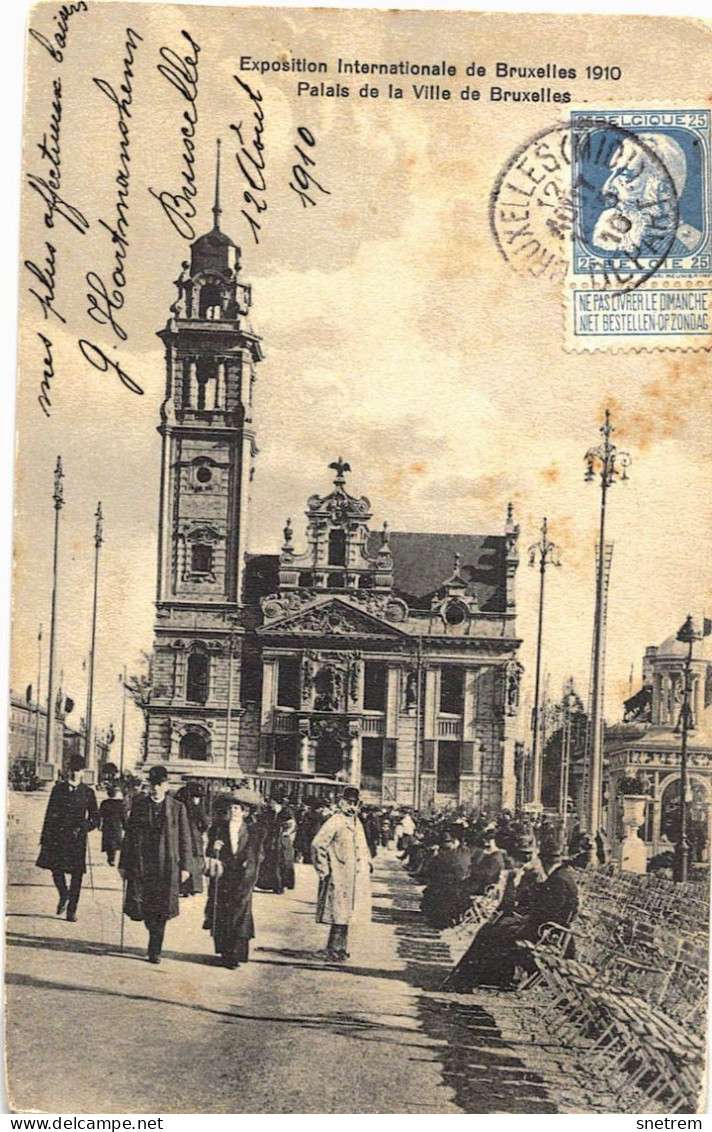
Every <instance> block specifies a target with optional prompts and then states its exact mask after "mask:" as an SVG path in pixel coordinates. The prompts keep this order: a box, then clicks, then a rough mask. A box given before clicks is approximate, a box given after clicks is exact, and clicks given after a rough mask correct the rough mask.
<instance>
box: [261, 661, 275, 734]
mask: <svg viewBox="0 0 712 1132" xmlns="http://www.w3.org/2000/svg"><path fill="white" fill-rule="evenodd" d="M278 664H279V661H278V660H264V661H263V663H262V713H261V716H260V731H261V732H262V734H263V735H264V734H265V733H266V732H269V733H270V734H271V732H272V722H273V713H274V706H275V698H276V695H277V665H278Z"/></svg>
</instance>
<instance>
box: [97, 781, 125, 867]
mask: <svg viewBox="0 0 712 1132" xmlns="http://www.w3.org/2000/svg"><path fill="white" fill-rule="evenodd" d="M106 793H107V797H106V798H105V799H104V801H103V802H102V803H101V805H100V806H99V818H100V819H101V851H102V853H106V860H107V862H108V864H110V865H114V864H116V854H117V853H118V851H119V849H120V848H121V845H122V842H123V840H124V828H125V826H126V808H125V806H124V803H123V801H122V799H121V798H117V797H116V787H115V786H107V788H106Z"/></svg>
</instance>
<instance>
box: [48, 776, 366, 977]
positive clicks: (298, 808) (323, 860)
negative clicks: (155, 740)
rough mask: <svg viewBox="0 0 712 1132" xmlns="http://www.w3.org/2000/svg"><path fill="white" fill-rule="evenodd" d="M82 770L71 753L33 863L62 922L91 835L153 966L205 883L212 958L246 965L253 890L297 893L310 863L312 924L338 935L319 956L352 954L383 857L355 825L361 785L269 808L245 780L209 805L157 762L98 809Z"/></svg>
mask: <svg viewBox="0 0 712 1132" xmlns="http://www.w3.org/2000/svg"><path fill="white" fill-rule="evenodd" d="M84 770H85V764H84V760H83V759H82V758H81V757H80V756H74V757H73V758H72V759H71V760H70V763H69V766H68V768H67V773H66V776H65V777H63V778H62V779H60V780H59V781H58V782H57V783H56V784H55V786H54V787H53V789H52V792H51V794H50V798H49V802H48V805H47V810H46V813H45V819H44V824H43V827H42V832H41V835H40V853H39V857H38V858H37V865H38V867H39V868H43V869H48V870H49V871H50V872H51V874H52V879H53V881H54V885H55V888H56V889H57V894H58V897H59V899H58V903H57V909H56V912H57V915H58V916H61V915H65V914H66V918H67V920H69V921H70V922H76V920H77V909H78V906H79V900H80V895H81V889H82V883H83V879H84V876H85V874H86V871H87V864H88V863H90V860H91V859H90V856H89V843H88V835H89V834H90V833H91V832H92V831H93V830H96V829H100V830H101V838H102V840H101V848H102V852H103V853H105V854H106V860H107V864H108V865H109V866H114V867H115V866H118V869H119V871H120V873H121V877H122V884H123V902H122V911H123V913H124V914H125V915H126V916H128V918H129V919H131V920H136V921H141V922H143V923H144V925H145V927H146V929H147V931H148V952H147V957H148V960H149V962H150V963H154V964H157V963H160V961H161V952H162V949H163V942H164V937H165V931H166V925H167V923H168V921H169V920H171V919H173V918H174V917H176V916H177V915H179V913H180V901H181V898H190V897H195V896H199V895H200V894H202V893H203V892H204V891H205V882H206V881H207V899H206V905H205V914H204V920H203V927H204V928H205V930H206V931H208V932H209V933H210V935H211V937H212V940H213V945H214V948H215V952H216V954H217V955H218V956H220V960H221V962H222V963H223V964H224V965H225V966H226V967H228V968H231V969H234V968H235V967H237V966H239V964H240V963H244V962H246V961H247V959H248V956H249V941H250V939H252V938H253V937H254V934H255V926H254V919H253V914H252V897H253V892H254V890H255V889H259V890H261V891H265V892H272V893H275V894H280V893H283V892H284V891H285V890H287V889H293V888H294V886H295V859H296V860H299V861H303V862H311V863H312V864H313V865H314V868H315V869H316V872H317V875H318V878H319V892H318V897H317V901H316V919H317V922H319V923H324V924H328V925H329V926H330V934H329V939H328V942H327V945H326V947H325V948H324V949H323V951H321V952H319V953H318V954H319V955H321V956H322V957H324V958H327V959H330V960H333V961H336V962H343V961H344V960H346V959H347V958H348V957H349V953H348V950H347V940H348V930H349V924H350V923H351V922H352V921H353V920H354V919H357V918H359V917H360V918H365V917H366V916H369V917H370V883H369V875H370V871H371V857H372V855H373V854H375V852H376V846H375V843H373V842H372V841H371V842H369V841H368V840H367V835H366V832H365V829H364V824H363V823H362V821H361V820H360V819H359V817H358V809H359V805H360V798H359V792H358V790H356V789H355V788H354V787H345V788H344V789H343V790H342V791H341V795H340V797H339V798H338V799H337V797H336V794H335V793H334V795H333V796H331V797H328V798H311V799H309V800H308V802H305V803H302V804H293V803H292V802H290V799H289V798H288V797H287V795H286V794H285V793H275V794H274V795H273V796H272V797H271V798H269V799H268V800H265V799H263V798H262V797H260V796H259V795H258V794H256V793H254V792H253V791H252V790H250V789H249V788H248V787H247V786H246V785H244V784H238V785H236V786H234V787H229V788H226V789H225V790H223V791H222V792H221V793H218V794H211V795H210V796H209V797H208V796H207V795H206V790H205V786H204V784H202V783H201V782H199V781H197V780H188V781H187V782H186V783H185V784H184V785H183V786H181V787H180V788H179V789H178V790H175V791H173V790H171V789H170V785H169V781H168V772H167V770H166V768H165V767H164V766H153V767H151V768H150V769H149V771H148V774H147V776H146V779H145V781H144V782H143V783H138V784H137V783H135V782H132V784H131V785H132V789H126V790H125V791H124V793H123V797H119V788H118V786H117V784H116V783H115V782H109V783H108V784H106V798H105V799H104V800H103V801H102V803H101V805H100V806H99V805H98V804H97V799H96V794H95V792H94V790H93V789H92V788H91V787H90V786H88V785H87V784H85V783H84V781H83V778H84ZM372 833H373V831H372ZM373 836H375V834H373ZM378 836H379V837H381V836H382V833H381V830H380V827H379V831H378Z"/></svg>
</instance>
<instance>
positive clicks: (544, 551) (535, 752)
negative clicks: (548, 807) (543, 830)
mask: <svg viewBox="0 0 712 1132" xmlns="http://www.w3.org/2000/svg"><path fill="white" fill-rule="evenodd" d="M537 563H538V565H539V626H538V630H537V638H536V671H535V675H534V709H533V711H532V731H533V737H532V787H531V792H532V797H531V800H532V802H534V803H535V805H541V770H542V756H543V750H541V749H540V743H539V731H540V727H539V716H540V712H541V705H540V699H541V645H542V638H543V630H544V583H545V579H546V568H547V566H560V565H561V563H560V562H559V550H558V547H557V546H556V545H555V544H554V543H553V542H549V525H548V523H547V520H546V519H543V520H542V524H541V538H540V539H539V542H535V543H534V544H533V546H530V547H529V565H530V566H536V565H537ZM541 746H543V744H542V745H541Z"/></svg>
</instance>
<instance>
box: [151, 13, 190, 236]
mask: <svg viewBox="0 0 712 1132" xmlns="http://www.w3.org/2000/svg"><path fill="white" fill-rule="evenodd" d="M181 35H182V36H183V38H184V39H186V40H187V41H188V43H189V44H190V47H191V50H192V54H190V53H186V54H184V55H179V54H178V53H177V52H176V51H173V49H172V48H170V47H162V48H161V50H160V51H159V53H158V54H159V55H160V56H161V59H162V62H161V63H159V64H158V71H159V72H160V74H161V75H163V78H164V79H166V81H167V82H169V83H170V84H171V86H173V87H175V89H176V90H177V91H178V93H179V94H180V95H181V96H182V98H184V99H185V101H186V102H187V103H188V108H187V109H186V110H184V111H183V120H184V121H185V125H184V126H181V131H180V132H181V137H182V138H183V156H182V163H183V168H182V170H181V175H180V176H181V181H182V187H181V189H180V190H179V191H178V192H176V193H171V192H168V190H167V189H163V190H162V191H161V192H160V193H157V192H156V191H155V189H151V188H149V190H148V191H149V193H150V194H151V196H152V197H155V199H156V200H157V201H158V203H159V204H160V206H161V208H162V209H163V211H164V212H165V214H166V216H167V217H168V219H169V220H170V222H171V224H172V225H173V227H174V228H175V230H176V232H178V234H179V235H181V236H182V237H183V239H184V240H194V239H195V229H194V227H193V225H192V224H191V220H193V218H194V217H195V214H196V211H197V210H196V207H195V205H194V204H193V201H194V199H195V197H196V195H197V191H198V190H197V188H196V185H195V169H194V164H195V143H194V141H193V139H194V138H195V127H196V126H197V124H198V106H197V99H198V55H199V54H200V47H199V46H198V44H197V43H196V42H195V40H194V39H193V37H192V36H191V35H190V33H189V32H187V31H182V32H181Z"/></svg>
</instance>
